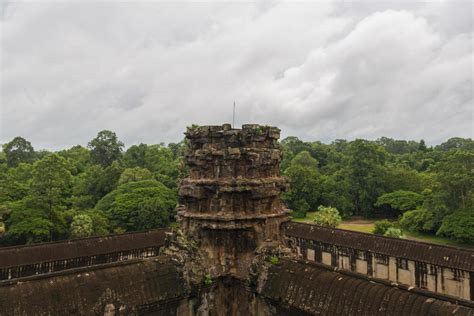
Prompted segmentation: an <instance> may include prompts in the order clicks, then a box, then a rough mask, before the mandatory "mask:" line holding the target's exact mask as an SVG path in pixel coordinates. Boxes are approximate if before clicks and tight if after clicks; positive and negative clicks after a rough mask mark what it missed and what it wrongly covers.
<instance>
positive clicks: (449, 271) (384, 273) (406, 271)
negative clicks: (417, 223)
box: [288, 223, 474, 300]
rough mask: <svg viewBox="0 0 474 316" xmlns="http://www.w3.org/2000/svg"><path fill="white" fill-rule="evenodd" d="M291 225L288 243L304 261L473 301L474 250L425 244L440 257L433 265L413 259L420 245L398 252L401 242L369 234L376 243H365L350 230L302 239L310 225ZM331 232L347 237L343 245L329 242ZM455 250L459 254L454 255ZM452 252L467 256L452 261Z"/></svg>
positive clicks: (324, 230) (322, 230)
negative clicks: (473, 266)
mask: <svg viewBox="0 0 474 316" xmlns="http://www.w3.org/2000/svg"><path fill="white" fill-rule="evenodd" d="M289 225H290V226H292V228H291V229H292V231H290V232H289V236H288V237H289V242H290V243H292V244H293V245H295V246H296V248H297V253H298V256H299V257H300V258H302V259H305V260H310V261H314V262H318V263H322V264H325V265H328V266H332V267H334V268H338V269H341V270H347V271H351V272H357V273H360V274H363V275H367V276H370V277H374V278H378V279H382V280H388V281H392V282H395V283H399V284H405V285H407V286H413V287H417V288H420V289H424V290H429V291H432V292H435V293H440V294H445V295H450V296H453V297H458V298H461V299H465V300H474V289H472V286H473V284H474V280H472V277H473V275H474V273H473V270H474V269H472V267H471V264H472V262H474V251H469V250H463V251H459V250H457V249H456V248H450V247H444V246H439V247H438V246H436V245H430V244H422V245H421V246H422V247H424V248H428V249H429V250H430V251H432V252H437V254H436V255H437V256H439V257H441V258H437V257H433V256H435V254H433V255H432V257H431V259H432V262H429V261H428V262H427V261H422V260H420V259H419V258H413V256H411V252H413V251H412V249H411V248H412V247H419V246H420V243H413V242H405V244H404V245H402V246H403V247H400V249H401V250H402V251H398V250H397V248H396V247H395V246H396V244H395V243H403V241H402V240H398V239H390V238H384V237H379V236H373V235H372V236H370V235H369V236H370V237H371V238H374V237H375V238H377V239H376V240H375V242H374V243H373V244H369V243H367V242H364V243H362V242H360V233H355V234H353V236H350V235H352V232H349V231H342V230H337V229H330V228H321V227H317V228H313V231H312V232H311V233H310V234H306V235H304V236H303V233H301V232H302V231H304V229H307V227H306V226H308V225H306V226H301V225H305V224H294V223H292V224H289ZM310 226H311V225H310ZM295 227H297V228H298V229H299V230H296V228H295ZM328 230H329V231H331V232H330V238H332V239H336V238H339V237H340V236H344V239H343V243H344V244H342V242H341V241H334V240H329V238H327V236H325V235H324V234H326V233H327V231H328ZM295 231H298V233H295ZM318 233H321V234H318ZM339 235H340V236H339ZM363 237H365V236H363ZM382 245H383V247H382ZM436 248H439V249H436ZM386 249H388V251H387V250H386ZM453 249H454V250H455V251H457V253H456V252H452V250H453ZM452 253H455V254H456V255H458V256H459V255H464V257H462V258H459V257H458V258H456V257H454V258H453V255H452ZM390 254H392V255H390ZM427 259H430V257H428V256H426V258H425V260H427ZM450 259H451V260H450ZM453 259H455V260H456V261H457V262H453V261H455V260H453ZM450 265H451V266H450Z"/></svg>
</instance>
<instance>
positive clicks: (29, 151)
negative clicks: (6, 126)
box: [3, 137, 35, 167]
mask: <svg viewBox="0 0 474 316" xmlns="http://www.w3.org/2000/svg"><path fill="white" fill-rule="evenodd" d="M3 152H4V153H5V156H6V160H7V164H8V166H9V167H16V166H17V165H18V164H19V163H21V162H24V163H31V162H32V161H33V159H34V157H35V151H34V149H33V146H31V143H30V142H29V141H27V140H26V139H24V138H23V137H15V138H14V139H13V140H12V141H10V142H9V143H6V144H5V145H3Z"/></svg>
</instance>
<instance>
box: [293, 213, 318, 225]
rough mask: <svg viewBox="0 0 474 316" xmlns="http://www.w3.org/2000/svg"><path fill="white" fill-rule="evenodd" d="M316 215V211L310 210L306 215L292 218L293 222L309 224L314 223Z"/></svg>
mask: <svg viewBox="0 0 474 316" xmlns="http://www.w3.org/2000/svg"><path fill="white" fill-rule="evenodd" d="M315 215H316V212H308V213H306V217H301V218H299V217H295V218H292V221H293V222H298V223H307V224H314V216H315Z"/></svg>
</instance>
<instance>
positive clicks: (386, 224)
mask: <svg viewBox="0 0 474 316" xmlns="http://www.w3.org/2000/svg"><path fill="white" fill-rule="evenodd" d="M392 227H394V224H393V223H392V222H391V221H389V220H387V219H382V220H380V221H375V222H374V230H373V231H372V233H374V234H375V235H385V233H386V232H387V230H388V229H389V228H392Z"/></svg>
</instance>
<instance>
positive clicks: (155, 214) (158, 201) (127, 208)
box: [96, 180, 177, 231]
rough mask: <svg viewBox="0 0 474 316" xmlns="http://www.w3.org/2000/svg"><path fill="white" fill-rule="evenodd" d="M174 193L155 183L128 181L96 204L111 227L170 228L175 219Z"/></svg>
mask: <svg viewBox="0 0 474 316" xmlns="http://www.w3.org/2000/svg"><path fill="white" fill-rule="evenodd" d="M176 204H177V197H176V194H175V192H173V191H172V190H170V189H168V188H167V187H166V186H164V185H163V184H161V183H160V182H158V181H155V180H145V181H137V182H129V183H125V184H123V185H121V186H119V187H118V188H117V189H116V190H114V191H112V192H111V193H109V194H107V195H106V196H105V197H104V198H102V199H101V200H100V201H99V202H98V203H97V205H96V209H97V210H98V211H100V212H103V213H104V214H105V215H106V216H107V218H108V219H109V221H110V224H111V226H112V227H111V228H112V229H113V230H115V229H116V228H122V229H124V230H127V231H133V230H143V229H151V228H157V227H165V226H167V225H168V224H169V223H170V222H171V221H172V220H173V218H174V215H175V211H174V209H175V207H176Z"/></svg>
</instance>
